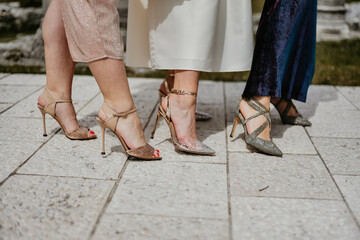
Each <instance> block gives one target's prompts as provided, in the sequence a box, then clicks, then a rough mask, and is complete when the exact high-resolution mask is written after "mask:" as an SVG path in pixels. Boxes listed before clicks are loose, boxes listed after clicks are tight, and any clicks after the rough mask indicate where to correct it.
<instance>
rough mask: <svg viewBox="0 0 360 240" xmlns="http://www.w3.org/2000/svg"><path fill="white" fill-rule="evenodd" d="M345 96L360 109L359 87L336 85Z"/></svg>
mask: <svg viewBox="0 0 360 240" xmlns="http://www.w3.org/2000/svg"><path fill="white" fill-rule="evenodd" d="M336 88H337V89H338V91H340V93H341V94H342V95H344V97H345V98H346V99H347V100H348V101H350V102H351V103H352V104H354V105H355V106H356V107H357V109H358V110H360V89H359V88H358V87H336Z"/></svg>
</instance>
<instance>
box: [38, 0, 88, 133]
mask: <svg viewBox="0 0 360 240" xmlns="http://www.w3.org/2000/svg"><path fill="white" fill-rule="evenodd" d="M42 32H43V39H44V45H45V63H46V88H47V89H48V90H49V92H50V93H51V94H52V96H53V97H54V98H56V99H71V87H72V80H73V74H74V68H75V63H74V62H73V60H72V58H71V55H70V52H69V47H68V43H67V40H66V36H65V30H64V23H63V19H62V15H61V0H52V1H51V3H50V5H49V8H48V10H47V12H46V15H45V18H44V23H43V26H42ZM38 102H39V104H40V105H41V106H43V107H44V106H45V105H46V102H45V100H44V99H43V98H42V97H41V96H40V97H39V99H38ZM56 116H57V117H58V118H59V119H60V121H61V122H62V123H63V125H64V126H65V128H66V131H67V132H72V131H74V130H76V129H78V128H79V125H78V122H77V119H76V113H75V110H74V106H73V105H72V104H71V103H58V104H57V105H56ZM88 134H89V136H90V135H92V133H91V132H89V133H88Z"/></svg>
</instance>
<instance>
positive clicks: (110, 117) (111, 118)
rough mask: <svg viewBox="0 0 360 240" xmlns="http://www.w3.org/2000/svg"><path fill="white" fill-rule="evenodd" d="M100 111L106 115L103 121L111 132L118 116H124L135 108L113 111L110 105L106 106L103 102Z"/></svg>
mask: <svg viewBox="0 0 360 240" xmlns="http://www.w3.org/2000/svg"><path fill="white" fill-rule="evenodd" d="M101 109H102V111H103V112H104V114H105V115H106V116H107V119H106V121H105V125H106V126H107V127H108V128H110V129H111V130H112V131H113V132H115V130H116V125H117V122H118V120H119V118H125V117H127V116H128V115H129V114H131V113H134V112H136V108H132V109H131V110H129V111H126V112H121V113H117V112H115V111H114V110H113V109H112V108H111V107H110V106H108V105H107V104H106V103H105V102H104V103H103V106H102V108H101Z"/></svg>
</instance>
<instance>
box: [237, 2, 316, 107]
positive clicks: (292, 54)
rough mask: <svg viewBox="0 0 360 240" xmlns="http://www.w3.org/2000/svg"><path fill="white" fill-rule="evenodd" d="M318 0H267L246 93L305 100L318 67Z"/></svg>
mask: <svg viewBox="0 0 360 240" xmlns="http://www.w3.org/2000/svg"><path fill="white" fill-rule="evenodd" d="M316 16H317V0H266V2H265V5H264V9H263V12H262V15H261V19H260V24H259V28H258V31H257V34H256V44H255V51H254V57H253V62H252V68H251V72H250V76H249V79H248V81H247V84H246V87H245V90H244V93H243V96H245V97H246V96H273V97H281V98H286V99H296V100H299V101H303V102H305V100H306V95H307V91H308V88H309V85H310V83H311V81H312V78H313V75H314V71H315V48H316Z"/></svg>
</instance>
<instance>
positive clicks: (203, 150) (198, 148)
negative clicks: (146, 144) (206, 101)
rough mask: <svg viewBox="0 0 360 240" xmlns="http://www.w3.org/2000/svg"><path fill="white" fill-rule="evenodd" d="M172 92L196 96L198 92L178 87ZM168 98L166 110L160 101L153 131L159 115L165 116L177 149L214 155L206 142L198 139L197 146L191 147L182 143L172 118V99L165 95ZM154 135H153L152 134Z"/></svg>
mask: <svg viewBox="0 0 360 240" xmlns="http://www.w3.org/2000/svg"><path fill="white" fill-rule="evenodd" d="M171 93H172V94H177V95H190V96H193V97H196V96H197V94H196V93H192V92H187V91H183V90H176V89H172V90H171ZM165 99H166V101H167V102H166V106H167V107H166V111H165V110H164V109H163V107H162V106H161V102H160V106H159V110H158V117H157V118H156V123H155V128H154V131H153V134H155V130H156V126H157V121H158V119H159V117H160V116H161V117H163V118H164V119H165V121H166V123H167V125H168V127H169V130H170V134H171V139H172V142H173V144H174V147H175V149H177V150H179V151H183V152H188V153H193V154H201V155H214V154H215V151H214V150H212V149H211V148H210V147H208V146H206V145H205V144H203V143H202V142H200V141H198V142H197V144H196V147H190V146H187V145H185V144H182V143H180V141H179V139H178V138H177V135H176V131H175V125H174V123H173V122H172V120H171V111H170V100H169V95H167V96H166V97H165ZM152 137H153V135H152Z"/></svg>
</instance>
